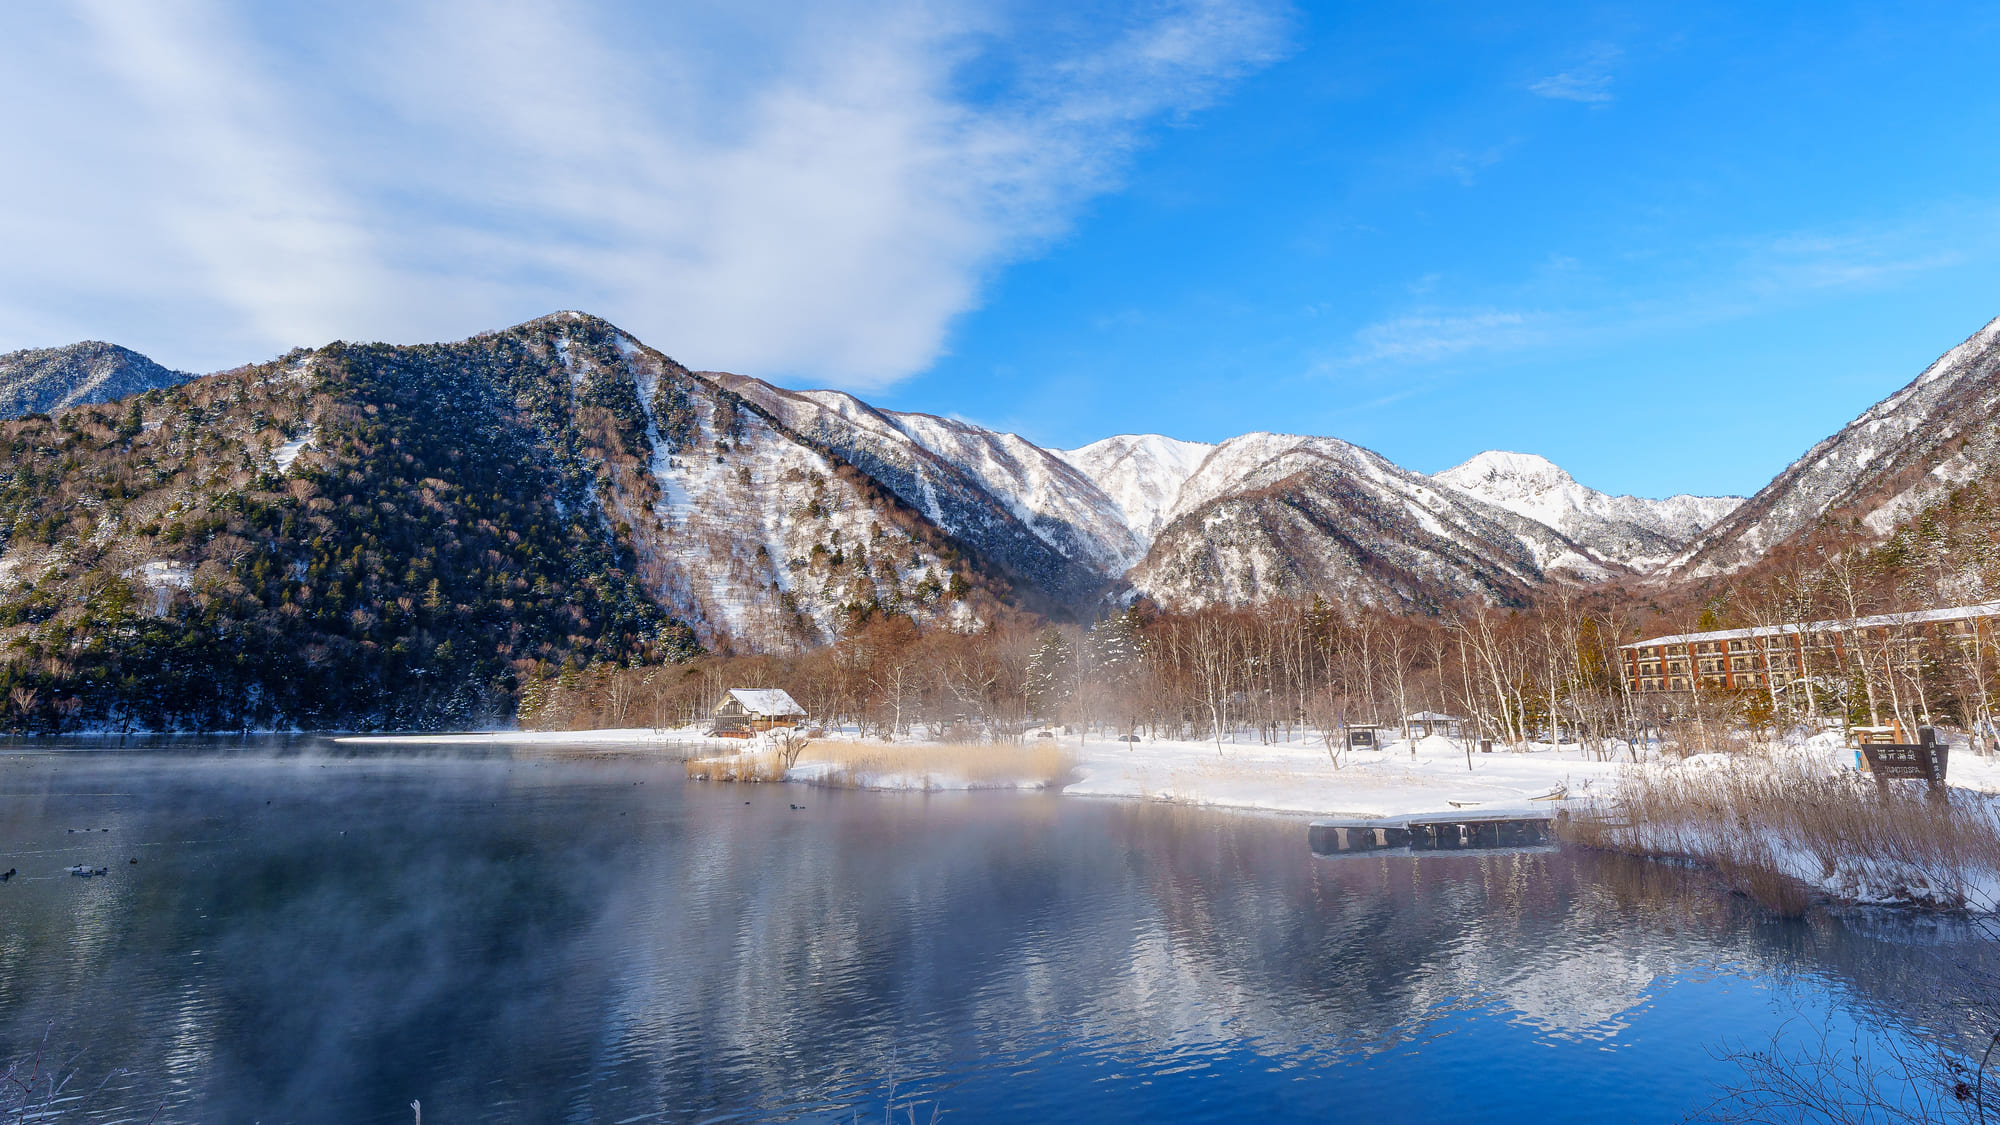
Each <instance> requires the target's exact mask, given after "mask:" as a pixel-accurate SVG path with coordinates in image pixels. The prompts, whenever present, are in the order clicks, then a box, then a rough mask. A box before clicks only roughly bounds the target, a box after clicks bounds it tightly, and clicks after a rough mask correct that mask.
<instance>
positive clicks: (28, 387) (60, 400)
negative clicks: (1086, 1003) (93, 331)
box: [0, 340, 194, 418]
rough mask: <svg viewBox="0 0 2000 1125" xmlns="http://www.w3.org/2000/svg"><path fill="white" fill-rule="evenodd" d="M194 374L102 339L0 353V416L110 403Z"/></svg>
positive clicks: (41, 412)
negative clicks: (164, 365) (167, 366)
mask: <svg viewBox="0 0 2000 1125" xmlns="http://www.w3.org/2000/svg"><path fill="white" fill-rule="evenodd" d="M192 378H194V376H192V375H190V374H188V373H187V372H185V371H173V370H170V369H168V368H165V367H162V366H160V365H159V364H157V363H154V362H153V361H152V360H150V359H147V358H146V357H145V356H142V355H140V354H139V353H138V352H135V351H133V350H132V349H130V348H121V347H119V346H118V345H117V344H107V343H104V342H103V341H101V340H85V341H83V342H82V343H80V344H71V345H69V346H68V347H63V348H30V349H28V350H26V351H18V352H8V353H7V354H6V355H0V418H19V417H20V416H21V415H23V414H47V413H49V412H50V411H54V410H61V409H62V408H64V407H66V406H77V405H81V404H83V403H87V402H112V401H114V400H117V399H121V398H124V397H125V396H126V395H134V394H138V393H139V392H140V391H149V390H152V389H153V388H155V387H172V386H177V385H179V384H181V383H185V382H187V381H188V380H189V379H192Z"/></svg>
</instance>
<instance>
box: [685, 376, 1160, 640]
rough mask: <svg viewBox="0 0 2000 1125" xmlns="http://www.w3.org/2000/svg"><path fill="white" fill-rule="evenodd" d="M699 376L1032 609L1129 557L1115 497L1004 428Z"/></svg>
mask: <svg viewBox="0 0 2000 1125" xmlns="http://www.w3.org/2000/svg"><path fill="white" fill-rule="evenodd" d="M702 377H703V378H704V379H710V380H713V381H714V382H715V383H716V385H718V386H720V387H723V388H725V389H727V390H729V391H731V392H733V393H735V394H737V395H740V396H742V398H743V400H744V401H746V402H748V403H750V404H752V405H753V406H755V407H756V408H758V409H759V410H761V411H764V412H765V413H766V414H767V415H768V416H769V417H770V418H771V419H772V420H774V421H776V422H777V423H779V424H780V425H782V426H783V427H784V428H785V429H786V430H788V431H789V432H791V433H793V434H796V435H798V436H799V438H800V439H801V440H803V441H805V442H807V443H809V444H811V445H814V446H816V447H818V448H821V449H824V450H826V451H827V452H830V453H832V454H833V455H835V456H837V457H839V458H841V459H842V460H844V461H846V462H847V463H848V464H850V465H852V466H854V467H855V468H857V469H859V470H861V471H862V472H863V473H866V474H867V475H868V476H870V477H872V478H873V479H874V480H875V481H876V482H878V483H879V484H881V485H882V486H883V487H884V488H886V489H888V490H889V491H890V492H891V493H893V494H894V495H895V496H896V497H897V498H898V499H900V500H901V501H902V502H903V503H905V504H908V505H910V506H911V507H912V508H914V509H916V510H917V511H919V512H921V513H923V515H924V517H925V518H926V519H928V520H929V521H930V522H931V523H932V524H934V525H936V526H937V527H938V528H940V529H942V530H943V531H944V532H945V533H947V534H949V535H950V536H952V537H953V538H954V539H955V540H957V541H958V542H959V543H960V544H962V545H963V546H965V547H966V548H968V549H970V550H971V551H973V552H975V553H976V554H977V555H978V556H979V557H980V558H981V559H983V560H985V561H986V562H987V563H988V564H989V565H992V566H994V567H996V568H997V570H998V571H999V572H1000V573H1002V574H1004V575H1005V576H1006V577H1007V578H1008V580H1009V581H1011V582H1013V583H1014V584H1015V586H1016V587H1017V588H1018V589H1019V591H1020V592H1021V593H1022V594H1023V595H1025V596H1028V597H1029V598H1030V600H1031V601H1037V600H1039V602H1040V603H1041V606H1042V608H1061V609H1065V610H1075V609H1079V608H1082V607H1084V606H1088V605H1090V604H1092V603H1093V602H1095V600H1096V599H1097V598H1098V596H1099V595H1101V594H1102V593H1103V592H1104V590H1105V589H1106V587H1107V586H1108V584H1109V579H1110V578H1111V577H1113V576H1115V575H1116V574H1117V573H1118V570H1119V569H1122V567H1121V566H1120V563H1121V561H1122V560H1123V559H1125V558H1128V557H1131V556H1133V555H1135V554H1137V549H1136V548H1135V547H1134V546H1133V545H1132V544H1131V542H1130V539H1129V535H1128V534H1127V533H1126V531H1125V529H1124V528H1123V526H1122V525H1121V524H1120V523H1119V522H1118V519H1117V512H1116V508H1115V505H1113V504H1112V503H1111V501H1110V500H1109V498H1107V497H1105V496H1104V495H1103V494H1102V492H1100V491H1098V490H1097V489H1096V486H1095V485H1093V484H1092V483H1091V481H1090V479H1089V478H1088V477H1085V476H1084V475H1083V474H1081V473H1079V472H1077V471H1076V470H1075V469H1074V468H1073V467H1072V466H1070V465H1069V463H1068V462H1066V461H1064V460H1062V459H1061V458H1059V457H1056V456H1055V455H1053V454H1051V453H1049V452H1048V451H1047V450H1044V449H1041V448H1040V447H1038V446H1035V445H1032V444H1030V443H1028V442H1026V441H1023V440H1022V439H1020V438H1018V437H1016V436H1014V435H1012V434H999V433H995V432H993V431H990V430H982V429H980V428H978V427H976V426H971V425H967V424H965V423H957V422H950V421H947V420H945V419H942V418H936V417H932V416H929V415H920V414H895V413H892V412H889V411H883V410H877V409H876V408H874V407H872V406H870V405H868V404H867V403H865V402H862V401H861V400H860V399H858V398H855V397H854V396H852V395H848V394H842V393H841V392H838V391H788V390H782V389H780V388H777V387H774V386H771V385H770V384H769V383H766V382H763V381H762V380H759V379H751V378H747V377H745V376H740V375H726V374H721V373H703V375H702ZM933 445H935V446H936V447H937V448H936V451H934V450H933V449H932V448H931V446H933Z"/></svg>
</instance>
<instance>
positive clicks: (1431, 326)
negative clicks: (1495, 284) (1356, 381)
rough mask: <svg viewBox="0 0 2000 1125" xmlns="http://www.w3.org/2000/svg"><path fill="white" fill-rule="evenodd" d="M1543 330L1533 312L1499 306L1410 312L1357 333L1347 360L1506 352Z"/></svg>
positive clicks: (1427, 359)
mask: <svg viewBox="0 0 2000 1125" xmlns="http://www.w3.org/2000/svg"><path fill="white" fill-rule="evenodd" d="M1546 328H1547V326H1546V324H1545V323H1544V318H1543V317H1541V316H1540V315H1538V314H1531V313H1523V312H1509V311H1505V310H1499V309H1484V310H1474V311H1463V312H1438V311H1426V312H1418V313H1412V314H1409V315H1405V316H1399V317H1395V318H1393V319H1391V320H1385V321H1381V322H1378V323H1375V324H1371V325H1369V326H1367V327H1366V328H1363V329H1362V330H1361V331H1360V332H1358V333H1356V334H1355V347H1354V349H1353V351H1352V353H1351V354H1350V355H1349V357H1348V359H1347V361H1346V362H1347V364H1350V365H1351V364H1370V363H1384V362H1388V363H1408V364H1422V363H1434V362H1437V361H1438V360H1443V359H1449V358H1451V357H1453V356H1458V355H1463V354H1466V353H1469V352H1495V351H1508V350H1513V349H1516V348H1522V347H1527V346H1529V345H1532V344H1535V343H1538V342H1540V341H1542V340H1543V339H1544V337H1545V334H1546Z"/></svg>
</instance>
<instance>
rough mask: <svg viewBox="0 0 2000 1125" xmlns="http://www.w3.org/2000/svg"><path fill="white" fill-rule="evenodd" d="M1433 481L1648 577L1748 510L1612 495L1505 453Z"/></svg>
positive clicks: (1528, 456) (1537, 461)
mask: <svg viewBox="0 0 2000 1125" xmlns="http://www.w3.org/2000/svg"><path fill="white" fill-rule="evenodd" d="M1432 479H1433V480H1436V481H1438V482H1439V483H1441V484H1444V485H1448V486H1449V487H1452V488H1455V489H1457V490H1459V491H1460V492H1463V493H1465V494H1466V495H1468V496H1475V497H1478V498H1479V499H1481V500H1484V501H1486V502H1487V503H1489V504H1495V505H1498V506H1500V507H1502V508H1505V509H1507V510H1508V511H1510V512H1515V513H1518V514H1520V515H1523V516H1526V517H1528V518H1529V519H1531V520H1535V521H1536V522H1538V523H1542V524H1545V525H1547V526H1548V527H1551V528H1554V529H1555V530H1556V531H1558V532H1561V533H1562V534H1563V535H1564V536H1567V537H1568V538H1569V539H1571V540H1573V541H1575V542H1576V543H1577V544H1578V545H1579V546H1581V547H1583V548H1584V549H1585V550H1586V551H1588V552H1590V554H1591V555H1592V556H1593V557H1595V558H1597V559H1599V560H1601V561H1603V562H1609V563H1616V564H1619V565H1621V566H1628V567H1631V568H1632V569H1634V570H1637V571H1640V572H1642V573H1643V572H1646V571H1650V570H1653V569H1656V568H1658V567H1659V566H1661V565H1662V564H1664V563H1666V562H1667V561H1668V560H1669V559H1671V558H1672V557H1673V556H1674V555H1675V553H1676V552H1678V551H1680V550H1681V549H1682V548H1684V547H1686V546H1687V545H1688V544H1689V543H1690V542H1692V541H1693V540H1694V538H1695V536H1697V535H1699V534H1701V532H1702V531H1703V530H1705V529H1706V528H1708V527H1709V526H1710V525H1712V524H1714V523H1715V521H1717V520H1719V519H1721V518H1722V517H1723V516H1725V515H1728V514H1729V513H1730V512H1731V511H1733V510H1734V509H1735V508H1736V507H1737V506H1738V505H1740V504H1742V503H1743V498H1742V497H1740V496H1685V495H1683V496H1673V497H1669V498H1667V499H1665V500H1648V499H1645V498H1643V497H1638V496H1611V495H1607V494H1606V493H1602V492H1599V491H1597V490H1596V489H1594V488H1589V487H1586V486H1584V485H1582V484H1578V483H1577V481H1576V478H1574V477H1572V476H1570V475H1569V474H1568V473H1567V472H1564V471H1563V470H1562V469H1561V468H1559V467H1557V466H1556V465H1555V464H1554V463H1553V462H1551V461H1549V460H1548V459H1547V458H1546V457H1538V456H1536V455H1534V454H1532V453H1503V452H1500V451H1498V450H1489V451H1487V452H1485V453H1481V454H1479V455H1477V456H1475V457H1473V458H1472V459H1471V460H1468V461H1466V462H1465V463H1464V464H1462V465H1458V466H1455V467H1453V468H1450V469H1446V470H1445V471H1444V472H1441V473H1437V474H1435V475H1434V476H1433V477H1432Z"/></svg>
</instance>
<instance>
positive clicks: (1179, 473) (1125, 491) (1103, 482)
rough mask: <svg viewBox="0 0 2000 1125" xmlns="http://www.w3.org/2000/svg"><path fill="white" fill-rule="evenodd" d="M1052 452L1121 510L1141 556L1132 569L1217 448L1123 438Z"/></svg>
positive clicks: (1144, 436) (1152, 438) (1150, 437)
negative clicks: (1182, 487) (1193, 477)
mask: <svg viewBox="0 0 2000 1125" xmlns="http://www.w3.org/2000/svg"><path fill="white" fill-rule="evenodd" d="M1053 452H1054V453H1055V455H1056V456H1058V457H1061V458H1062V459H1064V460H1065V461H1068V462H1069V463H1070V464H1071V465H1074V466H1076V468H1077V469H1079V470H1081V471H1082V472H1083V474H1084V475H1085V476H1087V477H1089V478H1090V479H1091V480H1092V481H1093V482H1094V483H1095V484H1096V485H1097V487H1098V488H1099V489H1100V490H1101V491H1102V492H1103V493H1104V494H1105V495H1107V496H1109V497H1110V498H1111V501H1112V503H1113V504H1115V505H1117V509H1118V515H1119V519H1120V520H1121V521H1122V522H1123V523H1124V525H1125V527H1126V529H1127V530H1128V531H1129V532H1130V533H1131V535H1132V536H1133V538H1134V540H1135V541H1136V543H1137V545H1138V548H1139V552H1138V555H1137V556H1134V557H1133V558H1131V559H1130V560H1129V561H1127V562H1126V564H1125V565H1126V566H1128V567H1129V566H1131V565H1132V563H1136V562H1138V561H1139V557H1140V556H1143V555H1144V554H1145V550H1146V548H1147V547H1150V546H1152V544H1153V537H1154V536H1156V535H1158V534H1159V533H1160V528H1162V527H1165V526H1166V523H1167V517H1168V514H1169V513H1170V512H1171V511H1172V510H1173V508H1174V505H1175V504H1176V503H1177V502H1178V501H1179V499H1180V495H1181V485H1182V484H1184V483H1185V482H1186V481H1187V479H1188V478H1189V477H1190V476H1193V475H1194V471H1195V470H1196V469H1198V468H1200V467H1201V463H1202V461H1204V460H1205V459H1207V457H1208V455H1209V454H1210V453H1213V452H1215V447H1214V446H1212V445H1209V444H1207V443H1205V442H1199V441H1179V440H1176V439H1174V438H1170V437H1161V436H1160V435H1159V434H1137V435H1131V434H1121V435H1119V436H1117V437H1108V438H1105V439H1104V440H1102V441H1094V442H1091V443H1090V444H1089V445H1086V446H1081V447H1079V448H1077V449H1067V450H1065V449H1058V450H1054V451H1053Z"/></svg>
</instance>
